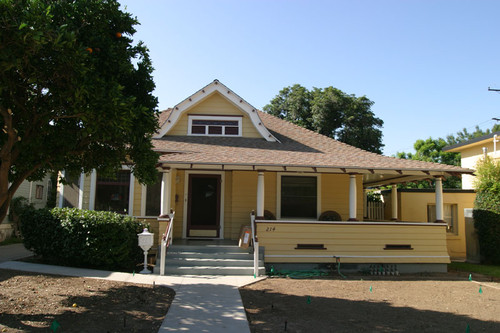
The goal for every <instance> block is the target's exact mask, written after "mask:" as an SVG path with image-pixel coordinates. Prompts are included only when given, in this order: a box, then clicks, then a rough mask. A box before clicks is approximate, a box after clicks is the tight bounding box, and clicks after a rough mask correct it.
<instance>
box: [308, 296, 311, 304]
mask: <svg viewBox="0 0 500 333" xmlns="http://www.w3.org/2000/svg"><path fill="white" fill-rule="evenodd" d="M307 304H311V296H307Z"/></svg>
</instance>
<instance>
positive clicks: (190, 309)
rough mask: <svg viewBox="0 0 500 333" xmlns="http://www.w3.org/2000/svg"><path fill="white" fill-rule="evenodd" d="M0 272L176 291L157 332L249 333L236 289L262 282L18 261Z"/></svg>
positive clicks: (9, 264)
mask: <svg viewBox="0 0 500 333" xmlns="http://www.w3.org/2000/svg"><path fill="white" fill-rule="evenodd" d="M9 246H10V245H9ZM0 251H1V249H0ZM0 268H4V269H12V270H20V271H28V272H38V273H46V274H57V275H66V276H77V277H86V278H95V279H106V280H112V281H121V282H128V283H142V284H153V282H154V283H155V284H156V285H164V286H168V287H170V288H172V289H174V290H175V292H176V295H175V298H174V301H173V302H172V305H171V306H170V309H169V310H168V314H167V316H166V317H165V319H164V321H163V323H162V326H161V328H160V331H159V332H181V331H182V332H238V333H240V332H242V333H244V332H250V329H249V326H248V321H247V319H246V314H245V309H244V308H243V303H242V302H241V296H240V293H239V291H238V288H239V287H241V286H244V285H246V284H249V283H253V282H256V281H259V280H261V279H263V278H257V279H256V278H254V277H253V276H251V277H250V276H216V275H212V276H159V275H154V274H130V273H119V272H110V271H100V270H93V269H81V268H72V267H62V266H51V265H41V264H33V263H27V262H20V261H6V262H0Z"/></svg>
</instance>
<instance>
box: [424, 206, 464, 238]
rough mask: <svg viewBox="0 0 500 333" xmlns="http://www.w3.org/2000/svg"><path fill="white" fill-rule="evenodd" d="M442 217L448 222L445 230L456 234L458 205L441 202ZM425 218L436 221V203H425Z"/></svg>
mask: <svg viewBox="0 0 500 333" xmlns="http://www.w3.org/2000/svg"><path fill="white" fill-rule="evenodd" d="M443 219H444V221H445V222H446V224H448V227H447V228H446V231H447V232H449V233H453V234H455V235H456V234H457V233H458V229H457V222H458V220H457V219H458V206H457V205H456V204H443ZM427 220H428V221H429V222H435V221H436V205H434V204H429V205H427Z"/></svg>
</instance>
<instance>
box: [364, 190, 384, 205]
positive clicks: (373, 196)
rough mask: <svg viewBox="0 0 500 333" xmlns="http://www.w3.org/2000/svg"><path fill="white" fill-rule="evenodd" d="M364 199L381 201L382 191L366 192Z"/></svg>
mask: <svg viewBox="0 0 500 333" xmlns="http://www.w3.org/2000/svg"><path fill="white" fill-rule="evenodd" d="M366 200H367V201H368V202H382V193H381V192H380V191H368V192H366Z"/></svg>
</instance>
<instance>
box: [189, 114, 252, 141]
mask: <svg viewBox="0 0 500 333" xmlns="http://www.w3.org/2000/svg"><path fill="white" fill-rule="evenodd" d="M241 118H242V117H239V116H202V115H190V116H189V125H188V126H189V127H188V135H209V136H241V134H242V133H241V132H242V130H241Z"/></svg>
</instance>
